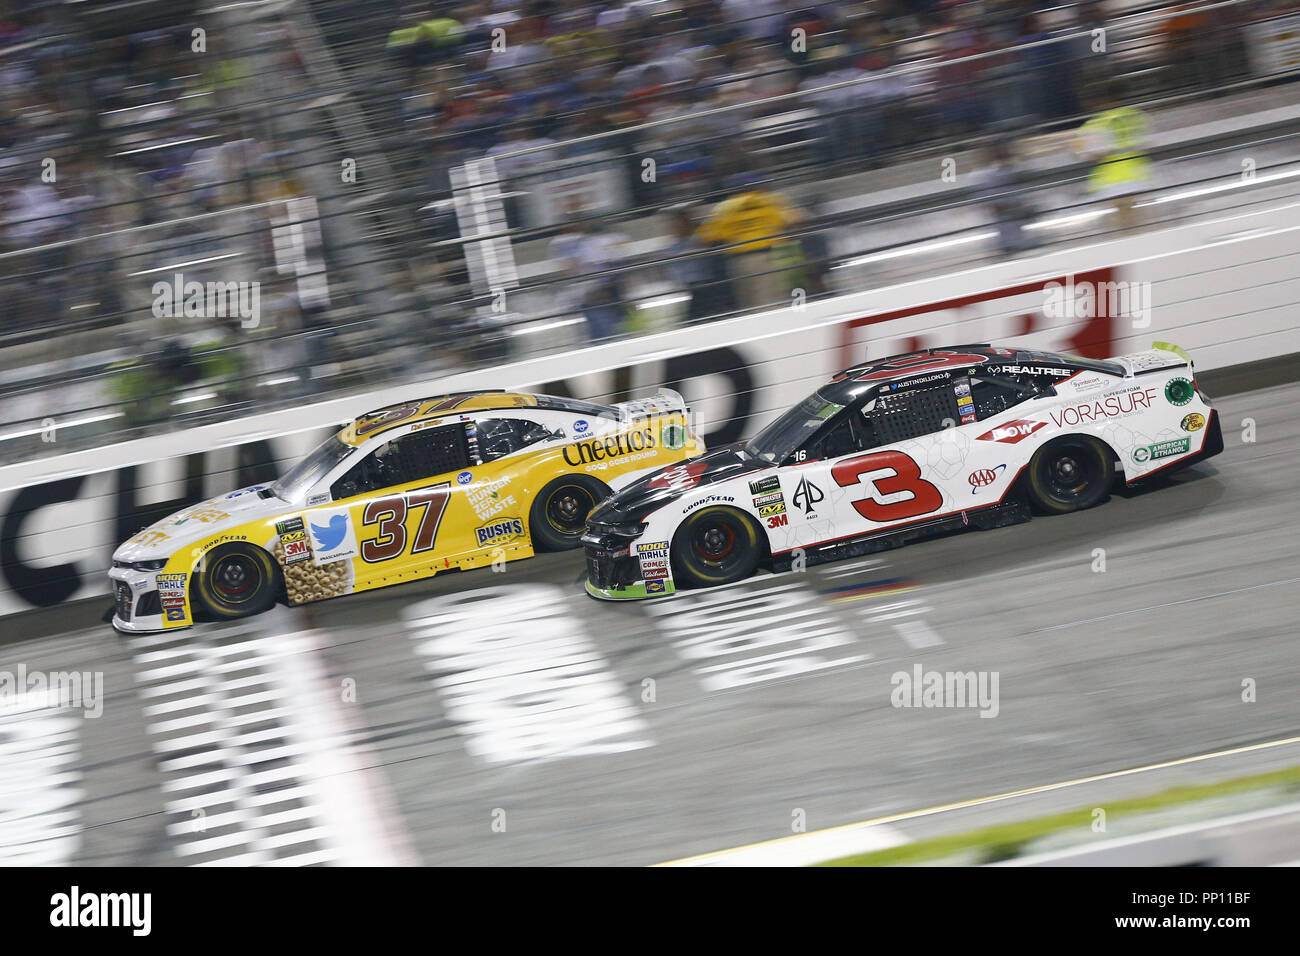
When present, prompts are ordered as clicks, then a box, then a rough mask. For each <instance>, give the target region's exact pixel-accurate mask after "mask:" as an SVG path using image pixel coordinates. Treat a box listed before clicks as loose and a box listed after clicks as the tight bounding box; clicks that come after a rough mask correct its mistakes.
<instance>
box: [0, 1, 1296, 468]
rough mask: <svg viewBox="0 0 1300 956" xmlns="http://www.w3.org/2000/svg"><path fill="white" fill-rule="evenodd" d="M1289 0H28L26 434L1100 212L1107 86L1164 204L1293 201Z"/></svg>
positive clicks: (24, 447)
mask: <svg viewBox="0 0 1300 956" xmlns="http://www.w3.org/2000/svg"><path fill="white" fill-rule="evenodd" d="M1295 8H1296V5H1295V4H1283V3H1267V2H1256V0H1250V2H1246V0H1228V2H1220V3H1211V4H1204V5H1197V6H1196V7H1195V8H1194V9H1193V8H1192V7H1191V5H1178V6H1175V5H1170V4H1163V3H1155V2H1148V3H1143V2H1140V0H1138V2H1135V0H1112V2H1094V3H1066V4H1059V5H1050V4H1043V3H1032V2H1016V3H991V2H990V3H984V2H976V3H945V4H939V3H924V2H902V0H896V2H873V3H867V4H862V3H852V4H850V3H821V4H811V5H804V4H797V3H786V2H780V0H750V2H747V3H738V2H732V0H721V2H715V0H666V2H657V3H643V2H629V3H610V2H591V3H583V2H578V3H572V4H560V3H553V2H545V0H540V2H523V0H520V2H514V0H508V2H497V3H429V4H418V3H417V4H397V3H379V2H373V0H362V2H347V3H344V2H342V0H316V2H301V0H282V2H261V3H244V4H237V5H230V6H224V5H206V4H203V3H192V2H179V3H177V2H134V3H110V2H83V3H76V4H54V3H44V4H43V3H25V2H15V0H10V2H7V3H4V4H0V106H2V111H0V116H2V117H3V119H0V190H2V191H0V225H2V227H3V228H2V233H0V234H2V236H3V238H2V239H0V243H2V245H0V415H2V416H3V421H4V422H5V425H4V426H3V427H2V428H0V462H6V463H7V462H13V461H18V460H21V459H24V458H30V457H33V456H36V455H45V454H56V453H58V452H60V451H67V450H70V449H72V448H77V447H86V446H92V445H95V444H102V443H107V442H111V441H116V440H120V439H123V438H128V437H132V436H136V435H140V434H152V433H157V432H159V431H164V430H168V429H173V428H179V427H185V426H188V425H193V424H200V423H204V422H208V421H214V420H221V419H228V418H233V417H237V416H240V415H242V414H246V413H248V412H250V411H253V410H262V409H270V408H276V407H285V406H289V405H291V404H294V403H296V402H300V401H302V400H303V399H304V398H307V397H321V396H325V395H342V394H347V392H348V391H349V390H355V389H359V388H361V387H363V386H364V387H373V386H375V385H377V384H382V383H385V382H391V381H397V380H412V379H416V378H425V379H435V378H437V377H439V376H440V375H443V374H446V373H449V372H453V371H456V370H459V369H464V368H469V367H479V366H482V365H485V364H489V363H493V362H498V361H501V360H504V359H507V358H520V357H524V356H532V355H536V354H540V353H545V352H548V351H558V350H562V349H569V348H573V347H575V346H580V345H583V344H586V343H588V342H590V341H593V340H597V339H601V338H605V337H611V336H627V335H636V334H641V333H644V332H647V331H652V330H655V329H661V328H668V327H674V326H677V325H680V324H685V323H690V322H702V321H708V320H709V319H711V318H716V317H718V316H721V315H728V314H734V313H736V312H743V311H746V310H753V309H756V308H761V307H765V306H774V305H781V304H788V303H789V301H790V297H791V291H792V290H794V289H799V290H802V292H803V294H805V295H806V296H808V297H816V296H818V295H830V294H834V293H837V292H843V291H848V290H852V289H858V288H869V287H873V286H874V285H877V284H881V283H886V282H892V281H897V280H898V279H900V278H903V277H915V276H918V275H925V274H927V272H929V271H931V270H935V269H938V268H939V267H940V266H941V265H942V266H948V267H951V266H952V265H954V264H959V263H963V262H980V261H987V260H989V259H991V258H993V257H996V256H1000V255H1003V256H1004V255H1008V254H1014V251H1015V250H1014V249H1008V248H1002V247H1001V244H1000V240H999V236H1000V232H999V223H998V222H997V220H998V218H999V216H1003V217H1006V216H1011V217H1013V218H1015V219H1017V220H1018V221H1022V222H1021V225H1023V235H1022V236H1021V241H1022V242H1023V243H1025V244H1026V246H1028V245H1029V244H1032V245H1033V246H1034V247H1043V246H1048V245H1051V244H1052V243H1056V242H1063V241H1069V240H1077V239H1078V238H1080V237H1082V236H1088V235H1099V234H1104V233H1106V232H1109V231H1112V230H1114V229H1116V228H1117V225H1116V223H1115V221H1114V218H1113V217H1111V216H1108V215H1107V213H1106V210H1105V209H1104V208H1103V207H1102V206H1101V205H1099V204H1098V202H1097V199H1096V197H1095V196H1092V195H1090V194H1089V192H1088V190H1087V179H1088V175H1089V171H1090V169H1091V167H1092V166H1093V165H1094V163H1093V162H1091V161H1089V160H1088V159H1087V157H1086V156H1084V155H1083V154H1082V152H1081V151H1080V149H1079V148H1078V142H1077V140H1078V130H1079V128H1080V127H1081V125H1082V124H1083V123H1084V122H1085V121H1086V119H1087V118H1088V117H1089V116H1090V115H1093V114H1094V113H1095V112H1096V111H1097V110H1098V109H1100V108H1101V107H1102V106H1103V105H1107V104H1114V103H1118V102H1124V103H1128V104H1132V105H1136V106H1138V107H1140V108H1141V109H1142V110H1143V111H1144V113H1145V114H1146V115H1147V116H1148V117H1149V125H1150V128H1149V132H1148V135H1147V137H1146V142H1145V149H1146V150H1147V152H1148V153H1149V154H1150V155H1151V156H1152V157H1153V158H1154V159H1155V160H1156V163H1157V168H1158V176H1157V178H1156V180H1155V181H1154V182H1152V183H1151V184H1150V190H1149V192H1148V194H1147V195H1148V198H1147V199H1146V200H1145V203H1146V206H1147V208H1146V209H1145V210H1144V218H1145V221H1146V222H1147V223H1153V222H1160V221H1170V220H1172V219H1176V218H1180V217H1187V216H1193V215H1197V214H1199V213H1200V212H1203V211H1204V210H1205V209H1206V208H1212V207H1214V206H1215V204H1220V205H1221V204H1224V203H1241V202H1250V201H1262V200H1263V199H1266V198H1275V197H1276V195H1278V194H1279V192H1286V191H1288V190H1294V189H1295V186H1294V182H1295V180H1294V179H1293V178H1292V177H1291V176H1290V173H1291V172H1292V168H1293V167H1292V164H1291V163H1290V161H1289V154H1293V153H1294V150H1293V149H1292V148H1291V147H1292V145H1293V137H1294V136H1295V134H1296V132H1297V130H1298V129H1300V115H1297V111H1296V110H1294V109H1293V108H1292V107H1291V103H1290V102H1289V101H1290V100H1291V99H1293V98H1294V96H1293V92H1292V87H1290V85H1289V84H1290V82H1291V81H1292V79H1293V78H1294V72H1293V69H1294V67H1295V66H1296V63H1295V60H1294V54H1293V53H1291V52H1290V50H1289V48H1288V47H1287V46H1286V42H1285V34H1286V29H1285V27H1286V26H1287V25H1288V24H1292V23H1294V22H1295V21H1294V14H1295ZM1098 31H1100V32H1098ZM1099 37H1100V38H1101V44H1100V49H1099V48H1098V42H1099V40H1098V38H1099ZM1049 79H1050V82H1049ZM1243 147H1249V149H1248V152H1249V155H1250V157H1251V159H1252V162H1254V163H1255V166H1253V167H1252V170H1251V172H1252V174H1253V175H1254V176H1255V177H1256V178H1255V179H1253V180H1251V181H1249V182H1248V183H1247V184H1248V185H1251V186H1252V189H1253V192H1251V198H1247V197H1244V196H1243V195H1241V194H1240V191H1237V190H1233V191H1231V192H1228V191H1225V190H1226V188H1227V187H1230V186H1232V185H1233V184H1234V183H1236V182H1237V181H1238V180H1239V179H1240V177H1239V175H1238V173H1239V172H1240V162H1239V158H1238V157H1239V154H1240V152H1241V149H1242V148H1243ZM997 156H1001V157H1003V158H1002V159H997V158H996V157H997ZM949 161H951V165H949ZM995 170H1000V171H1001V172H1000V174H998V175H994V174H993V172H994V171H995ZM949 172H951V176H949V175H947V174H948V173H949ZM732 200H738V201H740V202H741V203H742V204H745V203H756V204H759V205H760V206H761V207H762V209H763V212H764V214H765V215H768V216H769V217H770V218H767V219H764V220H763V221H764V222H772V223H775V224H776V225H774V226H771V227H767V231H766V232H761V233H759V234H758V235H759V238H758V239H757V240H756V239H755V237H754V235H749V236H740V237H739V238H735V239H730V240H729V239H728V238H727V237H728V232H727V229H726V222H724V218H723V214H722V213H720V212H719V209H720V206H721V204H723V203H725V202H728V201H732ZM744 208H754V207H751V206H745V207H744ZM1008 208H1011V209H1013V210H1017V211H1013V212H1010V213H1008V212H1006V210H1007V209H1008ZM999 210H1002V212H999ZM710 223H711V224H712V226H711V227H709V226H708V224H710ZM1018 228H1019V227H1018ZM190 282H193V283H198V284H199V285H200V286H202V287H204V288H208V287H209V286H210V285H214V284H215V285H219V286H221V287H223V288H226V287H228V288H229V290H231V291H232V294H233V291H234V290H235V289H238V290H240V291H244V290H249V289H252V290H256V300H255V301H256V308H255V309H253V308H251V306H252V304H253V301H254V300H253V299H252V298H251V297H249V296H245V298H244V299H243V300H241V301H243V302H244V304H245V306H247V307H246V308H245V309H244V311H243V312H239V311H238V310H231V309H221V310H218V311H221V312H223V313H224V314H219V315H214V314H212V313H213V309H212V308H211V302H210V301H209V300H207V299H205V300H204V302H203V304H202V305H201V306H199V305H198V304H196V306H195V308H194V309H193V310H192V314H186V311H187V310H186V309H185V308H183V307H180V308H175V307H173V308H166V307H160V303H159V299H160V295H161V293H160V292H159V291H158V290H159V288H160V287H167V286H174V287H176V288H183V287H184V283H190ZM168 294H170V293H168ZM173 305H175V303H173ZM253 312H255V313H256V314H252V313H253ZM232 313H233V314H232Z"/></svg>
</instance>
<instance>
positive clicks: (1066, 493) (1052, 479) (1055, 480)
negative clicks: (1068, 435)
mask: <svg viewBox="0 0 1300 956" xmlns="http://www.w3.org/2000/svg"><path fill="white" fill-rule="evenodd" d="M1099 472H1100V468H1099V467H1098V464H1097V456H1096V455H1095V454H1093V452H1092V450H1091V449H1089V448H1087V447H1086V446H1083V445H1076V444H1069V445H1061V446H1059V447H1057V448H1054V449H1052V452H1051V454H1050V455H1049V456H1048V457H1047V458H1046V460H1045V461H1044V463H1043V479H1044V482H1045V483H1046V485H1047V492H1048V494H1049V495H1050V496H1051V497H1052V499H1053V500H1055V501H1059V502H1062V503H1064V504H1071V503H1073V502H1076V501H1080V500H1082V499H1083V498H1084V497H1086V496H1087V494H1088V491H1089V489H1091V488H1092V487H1093V485H1094V484H1095V483H1096V482H1097V480H1098V479H1099V477H1100V474H1099Z"/></svg>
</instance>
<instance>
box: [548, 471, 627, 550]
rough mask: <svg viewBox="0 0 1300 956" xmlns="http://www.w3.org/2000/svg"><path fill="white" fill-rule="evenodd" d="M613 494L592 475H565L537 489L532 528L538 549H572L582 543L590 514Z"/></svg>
mask: <svg viewBox="0 0 1300 956" xmlns="http://www.w3.org/2000/svg"><path fill="white" fill-rule="evenodd" d="M608 497H609V487H608V486H607V485H606V484H605V483H604V482H603V481H599V480H597V479H595V478H592V477H590V476H589V475H564V476H563V477H561V478H556V479H555V480H554V481H552V482H550V483H549V484H547V485H546V487H545V488H543V489H542V490H541V491H539V492H538V493H537V497H536V498H534V499H533V507H532V508H531V509H530V510H529V512H528V528H529V532H530V534H531V535H532V538H533V547H534V548H535V549H536V550H538V551H569V550H571V549H573V548H576V547H577V546H578V544H579V543H580V542H579V541H578V539H579V538H581V537H582V531H583V528H585V527H586V525H587V515H589V514H591V509H592V508H594V507H596V505H598V504H600V503H601V502H602V501H604V500H605V499H606V498H608Z"/></svg>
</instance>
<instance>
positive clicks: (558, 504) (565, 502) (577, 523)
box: [546, 485, 596, 537]
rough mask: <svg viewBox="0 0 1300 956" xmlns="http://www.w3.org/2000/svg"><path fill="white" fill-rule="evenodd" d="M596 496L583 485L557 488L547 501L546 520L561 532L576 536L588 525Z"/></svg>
mask: <svg viewBox="0 0 1300 956" xmlns="http://www.w3.org/2000/svg"><path fill="white" fill-rule="evenodd" d="M595 504H596V498H595V496H594V495H593V494H592V493H591V492H590V491H588V490H587V489H586V488H583V487H582V486H581V485H564V486H563V487H561V488H556V489H555V491H553V492H552V493H551V497H550V498H549V499H547V502H546V520H547V521H548V522H549V523H550V525H551V527H552V528H554V529H555V530H556V531H558V532H559V533H560V534H563V535H568V536H570V537H576V536H577V535H580V534H582V529H583V528H584V527H586V525H587V515H588V514H590V513H591V509H592V506H593V505H595Z"/></svg>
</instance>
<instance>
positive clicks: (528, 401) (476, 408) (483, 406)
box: [338, 391, 613, 446]
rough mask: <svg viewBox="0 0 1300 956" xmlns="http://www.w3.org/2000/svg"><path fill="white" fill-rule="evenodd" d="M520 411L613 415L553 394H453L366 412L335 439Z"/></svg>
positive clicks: (361, 439)
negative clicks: (475, 414) (476, 414)
mask: <svg viewBox="0 0 1300 956" xmlns="http://www.w3.org/2000/svg"><path fill="white" fill-rule="evenodd" d="M520 408H533V409H546V410H548V411H559V412H569V413H571V414H574V415H590V416H597V415H602V414H612V413H613V410H612V409H610V408H609V407H608V406H605V405H597V404H595V403H594V402H583V401H579V400H577V399H571V398H563V397H559V396H555V395H534V394H531V393H528V392H506V391H479V392H457V393H453V394H450V395H435V396H433V397H431V398H418V399H412V400H411V401H409V402H399V403H397V404H394V405H388V406H385V407H384V408H379V409H376V410H375V411H373V412H366V413H365V414H364V415H360V416H358V417H357V418H356V419H355V420H354V421H352V422H351V423H349V424H348V425H345V426H344V427H343V428H342V429H341V430H340V431H339V433H338V438H339V441H341V442H343V443H344V444H347V445H353V446H358V445H361V444H363V443H365V442H368V441H370V440H371V439H372V438H374V437H375V436H377V435H382V434H384V433H385V432H388V431H391V430H392V429H394V428H404V427H406V426H407V425H414V424H417V423H427V422H433V421H437V420H438V419H441V418H456V417H459V416H462V415H465V414H467V413H470V412H502V411H508V410H511V409H520Z"/></svg>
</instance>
